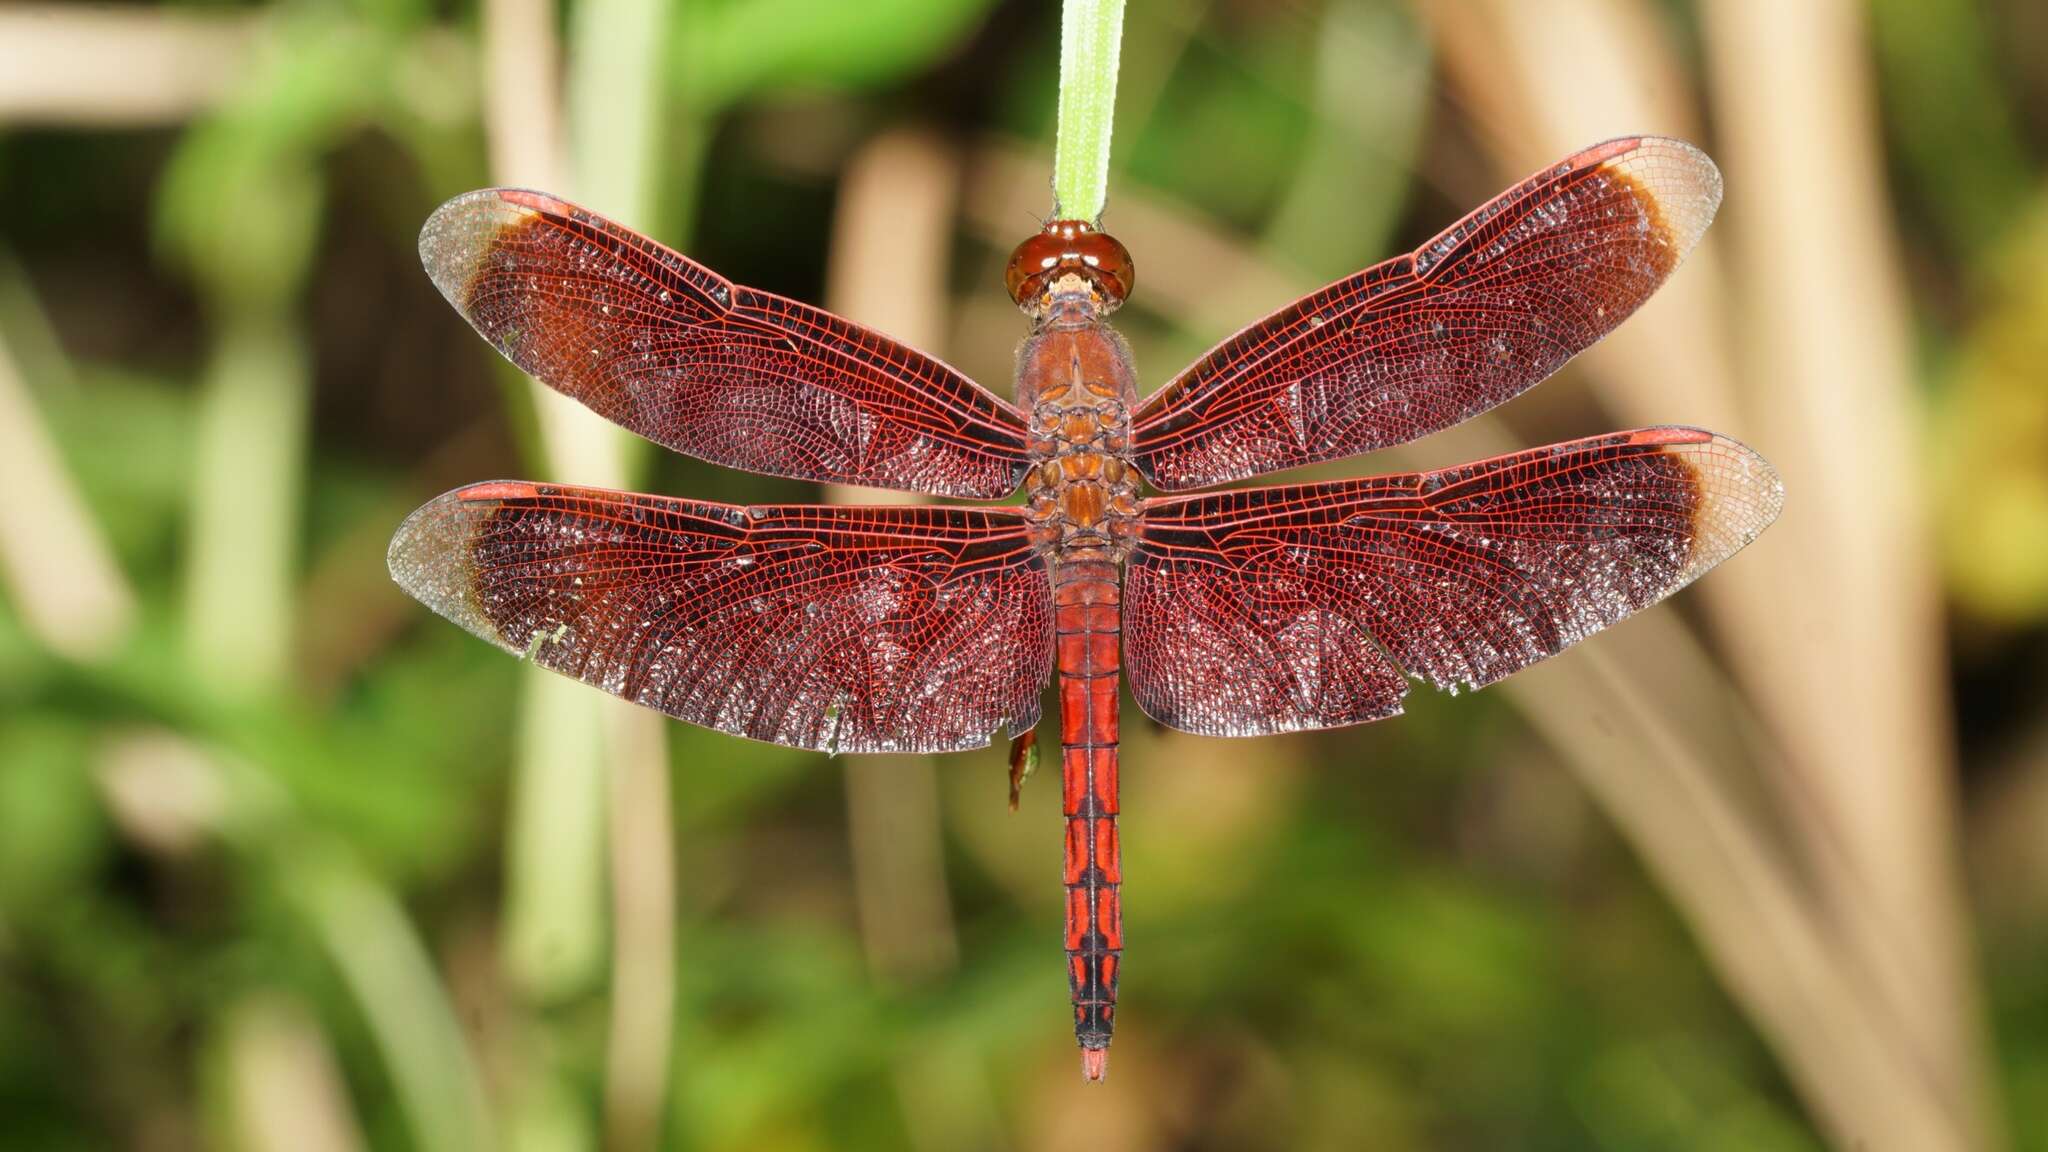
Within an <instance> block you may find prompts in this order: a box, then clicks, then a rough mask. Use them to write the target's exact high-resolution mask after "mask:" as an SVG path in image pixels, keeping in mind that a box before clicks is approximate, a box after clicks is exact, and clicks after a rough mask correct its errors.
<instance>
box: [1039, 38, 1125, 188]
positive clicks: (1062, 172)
mask: <svg viewBox="0 0 2048 1152" xmlns="http://www.w3.org/2000/svg"><path fill="white" fill-rule="evenodd" d="M1123 34H1124V5H1123V0H1066V2H1065V3H1064V4H1063V5H1061V10H1060V122H1059V139H1058V141H1057V142H1056V143H1055V144H1054V146H1053V167H1052V192H1053V213H1054V215H1056V216H1058V217H1059V218H1060V219H1063V220H1090V221H1093V220H1096V219H1099V218H1100V217H1101V216H1102V204H1103V201H1104V200H1105V199H1107V198H1108V195H1109V133H1110V126H1111V122H1112V121H1113V120H1114V119H1115V116H1116V70H1117V52H1118V49H1119V48H1120V47H1121V46H1122V43H1123Z"/></svg>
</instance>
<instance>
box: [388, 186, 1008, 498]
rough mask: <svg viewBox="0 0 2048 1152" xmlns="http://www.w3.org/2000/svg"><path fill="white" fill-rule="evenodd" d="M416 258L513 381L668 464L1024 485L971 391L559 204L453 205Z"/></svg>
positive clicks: (516, 197) (968, 489) (899, 483)
mask: <svg viewBox="0 0 2048 1152" xmlns="http://www.w3.org/2000/svg"><path fill="white" fill-rule="evenodd" d="M420 259H421V260H422V261H423V262H424V263H425V264H426V267H427V272H428V273H429V274H430V275H431V276H432V277H433V279H434V283H435V285H436V286H438V287H439V288H440V289H441V294H442V295H443V296H446V297H447V298H448V301H449V303H451V304H453V305H455V307H456V310H457V311H459V312H461V313H462V315H463V316H464V317H465V318H467V319H468V320H469V322H470V323H471V324H472V325H474V326H475V328H476V330H477V331H478V332H480V333H482V334H483V336H484V338H485V339H486V340H489V341H490V342H491V343H492V344H493V345H494V346H495V347H496V348H497V349H498V350H499V351H500V352H502V353H504V354H505V357H506V358H507V359H509V360H511V361H512V363H514V364H516V365H518V366H519V367H520V369H521V370H523V371H525V372H527V373H530V374H531V375H533V376H535V377H537V378H539V379H540V380H541V381H542V382H543V383H545V384H547V385H548V386H549V387H551V388H553V389H555V390H556V391H558V392H561V393H563V394H565V395H567V396H570V397H573V398H574V399H576V400H578V401H581V402H582V403H583V404H585V405H588V406H589V407H590V408H591V409H592V410H594V411H596V412H597V413H598V414H599V415H601V416H603V417H605V418H606V419H607V420H610V421H612V422H613V423H616V424H619V425H621V426H623V427H625V428H628V429H630V430H632V431H634V432H637V433H639V434H640V435H642V436H645V437H647V438H648V439H649V440H653V441H655V442H657V443H660V444H665V445H667V446H668V447H670V448H673V449H675V450H676V451H678V452H686V453H688V454H690V455H692V456H695V457H698V458H699V459H702V460H709V461H711V462H712V463H714V464H723V465H725V466H727V467H731V468H744V469H746V470H748V471H751V472H762V473H767V474H770V475H775V476H789V477H793V478H796V479H799V480H824V481H831V482H835V483H842V484H866V485H873V486H877V487H884V488H904V489H909V490H912V491H917V492H930V493H934V494H937V495H941V496H962V497H969V498H976V499H995V498H998V497H1001V496H1005V495H1007V494H1009V493H1010V492H1012V491H1014V490H1015V489H1016V487H1017V485H1018V483H1019V481H1020V480H1021V479H1022V478H1023V474H1024V469H1025V467H1026V464H1025V452H1024V441H1025V424H1024V418H1023V416H1022V415H1021V414H1020V413H1018V411H1017V410H1016V409H1015V408H1014V407H1012V406H1011V405H1010V404H1008V403H1006V402H1005V401H1003V400H1000V399H998V398H997V397H996V396H994V395H993V394H991V393H990V392H989V391H988V390H986V389H984V388H982V387H981V386H980V385H978V384H975V383H974V382H973V381H972V380H969V379H968V378H967V377H965V376H962V375H961V374H960V373H958V372H956V371H954V370H953V369H952V368H950V367H948V366H947V365H945V364H943V363H941V362H939V361H937V360H934V359H932V358H931V357H929V356H926V355H924V354H923V353H921V352H918V351H916V350H915V349H912V348H908V347H905V346H904V345H902V344H899V343H897V342H896V341H894V340H891V339H889V338H888V337H886V336H884V335H882V334H881V333H879V332H875V331H873V330H872V329H868V328H863V327H861V326H860V325H858V324H854V323H852V322H850V321H847V320H843V319H840V318H839V317H837V316H834V315H832V314H831V313H829V312H825V311H821V310H820V309H817V308H812V307H809V306H808V305H805V304H800V303H798V302H796V301H794V300H789V299H786V298H784V297H781V296H776V295H773V294H771V293H767V292H762V291H759V290H757V289H753V288H748V287H746V286H745V285H740V284H734V283H732V282H731V281H730V280H727V279H725V278H724V277H722V276H719V275H718V274H717V273H715V272H712V271H711V270H710V269H708V268H705V267H704V266H703V265H700V264H697V263H695V262H693V261H691V260H689V259H688V258H686V257H684V256H682V255H681V254H679V253H676V252H673V251H671V250H669V249H668V248H665V247H663V246H661V245H659V244H656V243H655V242H654V241H652V240H649V239H647V238H646V237H645V236H641V235H639V234H638V233H636V232H633V231H631V230H630V229H627V228H622V227H620V226H619V225H617V224H614V223H612V222H611V221H609V220H605V219H604V218H602V217H600V216H596V215H594V214H592V213H590V212H586V211H584V210H583V209H581V208H578V207H576V206H575V205H573V204H567V203H564V202H562V201H560V200H556V199H554V198H553V197H550V196H546V195H543V194H540V193H537V192H524V191H518V190H514V189H489V190H485V191H481V192H471V193H469V194H467V195H464V196H458V197H456V198H455V199H453V200H450V201H449V202H448V203H446V204H444V205H442V206H441V208H440V209H439V210H438V211H436V212H435V213H434V215H433V216H432V218H430V219H429V220H428V221H427V224H426V227H425V228H424V229H423V230H422V231H421V232H420Z"/></svg>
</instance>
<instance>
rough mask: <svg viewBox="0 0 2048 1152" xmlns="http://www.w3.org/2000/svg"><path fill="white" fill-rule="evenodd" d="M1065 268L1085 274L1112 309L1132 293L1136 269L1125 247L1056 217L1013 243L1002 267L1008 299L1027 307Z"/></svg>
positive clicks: (1105, 235)
mask: <svg viewBox="0 0 2048 1152" xmlns="http://www.w3.org/2000/svg"><path fill="white" fill-rule="evenodd" d="M1065 272H1073V273H1077V274H1079V275H1081V276H1082V277H1084V278H1086V279H1087V280H1088V281H1089V283H1090V284H1092V285H1093V286H1094V287H1095V290H1096V291H1097V292H1100V293H1101V294H1102V295H1103V297H1104V298H1105V299H1106V300H1107V301H1108V303H1109V305H1110V306H1111V307H1115V306H1116V305H1118V304H1121V303H1123V302H1124V300H1125V298H1127V297H1128V296H1129V295H1130V294H1131V284H1132V280H1133V276H1134V273H1135V270H1134V268H1133V267H1132V264H1131V254H1130V252H1129V250H1127V249H1126V248H1125V247H1124V246H1123V245H1122V244H1120V243H1118V242H1117V240H1116V237H1114V236H1111V235H1109V234H1108V233H1104V232H1097V231H1095V230H1094V229H1093V228H1090V227H1089V226H1088V225H1087V224H1085V223H1082V222H1081V221H1078V220H1055V221H1053V222H1052V223H1050V224H1047V225H1046V226H1045V231H1043V232H1040V233H1038V234H1037V235H1035V236H1030V237H1027V238H1026V239H1025V240H1024V242H1023V243H1022V244H1019V245H1017V248H1016V250H1015V251H1014V252H1012V253H1011V254H1010V263H1009V266H1008V267H1006V268H1005V269H1004V270H1003V284H1004V286H1005V287H1007V288H1008V289H1009V290H1010V299H1011V300H1014V301H1016V302H1017V303H1018V304H1019V305H1022V306H1026V307H1028V306H1029V304H1030V302H1031V301H1033V300H1036V299H1037V298H1038V297H1039V296H1040V295H1041V294H1042V293H1043V292H1044V291H1045V286H1046V285H1047V284H1048V283H1050V282H1051V281H1052V279H1053V278H1054V277H1055V276H1058V275H1060V274H1061V273H1065Z"/></svg>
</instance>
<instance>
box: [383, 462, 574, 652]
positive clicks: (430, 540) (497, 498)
mask: <svg viewBox="0 0 2048 1152" xmlns="http://www.w3.org/2000/svg"><path fill="white" fill-rule="evenodd" d="M537 491H538V490H537V489H536V488H535V487H534V486H533V485H531V484H525V483H521V482H518V481H495V482H492V483H489V484H471V485H468V486H467V487H463V488H457V489H456V490H454V491H453V492H446V493H443V494H442V495H440V496H436V497H435V498H434V499H432V500H430V501H428V502H427V503H425V504H423V505H421V506H420V507H419V508H418V509H416V510H415V511H414V512H413V514H412V515H410V516H407V517H406V518H405V523H403V524H400V525H399V526H398V531H397V532H395V533H393V534H392V537H391V547H390V548H389V549H388V550H387V551H386V552H385V554H384V563H385V566H386V567H388V568H389V569H390V570H391V579H392V580H393V581H394V582H396V583H397V585H398V586H399V587H400V588H403V589H405V593H406V595H408V596H411V597H412V598H413V599H415V600H417V601H419V602H420V603H422V604H424V605H426V606H427V607H428V608H431V609H433V611H434V613H435V614H436V615H438V616H442V617H445V618H446V619H448V620H451V621H453V622H455V623H456V624H459V625H461V626H462V627H463V628H464V629H465V630H467V631H468V632H470V633H472V634H474V635H476V636H479V637H481V638H483V639H485V640H488V641H490V642H491V643H493V644H496V645H497V646H498V647H500V648H503V649H505V650H506V651H508V652H510V651H517V649H516V648H514V646H513V645H511V644H510V643H508V642H507V641H506V640H505V638H504V637H503V636H501V635H499V633H498V628H497V626H496V625H495V624H493V623H492V622H491V619H490V616H489V615H488V614H487V613H485V611H484V609H483V605H482V604H480V603H479V602H478V600H477V593H476V575H477V573H476V561H475V558H474V544H475V541H476V534H477V531H478V529H479V527H480V526H481V525H482V524H483V523H484V522H485V521H486V520H488V519H489V518H490V517H491V515H492V514H493V513H495V512H496V511H497V510H498V508H499V506H500V504H501V503H502V502H503V501H505V500H508V499H513V498H516V497H520V496H532V495H534V494H535V493H536V492H537Z"/></svg>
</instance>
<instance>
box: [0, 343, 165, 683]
mask: <svg viewBox="0 0 2048 1152" xmlns="http://www.w3.org/2000/svg"><path fill="white" fill-rule="evenodd" d="M0 492H4V493H5V494H6V496H5V498H4V499H0V581H4V583H5V585H6V589H7V596H8V599H9V601H10V602H11V604H12V605H13V607H14V610H15V611H16V612H18V613H19V614H20V615H21V620H22V623H23V624H24V625H25V626H26V627H27V628H28V630H29V632H30V633H31V634H32V635H34V636H35V637H36V638H37V639H39V640H40V641H42V642H43V643H44V644H47V645H49V647H50V649H51V651H54V652H58V653H61V654H63V655H64V656H66V657H69V658H70V659H73V660H90V659H93V658H94V657H97V656H102V655H105V654H106V653H107V652H108V651H109V650H111V649H112V648H113V647H114V645H116V644H118V643H120V641H121V639H122V637H124V636H125V635H126V634H127V632H128V629H129V626H130V625H131V624H132V623H133V622H134V619H135V596H134V594H133V593H132V592H131V591H129V588H128V580H127V577H126V576H124V575H122V573H121V569H120V567H119V566H118V565H116V564H115V562H114V557H113V553H112V551H111V550H110V549H109V548H108V546H107V541H106V538H105V537H104V536H103V535H102V534H101V532H100V527H99V525H98V524H97V523H96V522H94V520H93V518H92V512H91V510H90V509H88V508H87V507H86V506H85V501H84V499H83V498H82V497H80V495H79V494H78V489H77V487H76V485H74V484H73V483H72V480H71V477H70V475H69V473H67V472H66V471H65V468H64V461H63V457H62V456H61V454H60V453H59V452H58V450H57V445H56V442H55V441H54V440H52V439H51V437H50V434H49V429H48V428H47V427H46V426H45V425H44V423H43V420H42V416H41V414H40V413H39V412H37V411H36V406H35V400H34V398H33V397H32V396H30V395H29V391H28V387H27V384H26V382H25V381H23V380H22V378H21V375H20V372H19V370H18V368H17V367H16V364H15V361H14V357H13V356H12V355H11V354H10V353H9V351H8V348H7V345H6V342H5V340H4V339H0Z"/></svg>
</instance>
